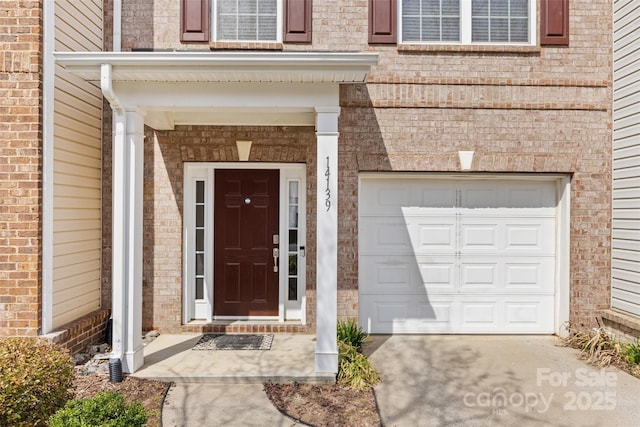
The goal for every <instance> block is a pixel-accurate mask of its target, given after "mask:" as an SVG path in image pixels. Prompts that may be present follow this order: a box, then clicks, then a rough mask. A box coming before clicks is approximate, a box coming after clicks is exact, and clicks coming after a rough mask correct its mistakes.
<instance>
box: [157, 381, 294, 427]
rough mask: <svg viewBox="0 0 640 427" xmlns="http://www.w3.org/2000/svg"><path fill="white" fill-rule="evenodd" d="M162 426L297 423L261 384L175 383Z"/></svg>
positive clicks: (276, 425)
mask: <svg viewBox="0 0 640 427" xmlns="http://www.w3.org/2000/svg"><path fill="white" fill-rule="evenodd" d="M162 425H163V426H164V427H191V426H193V427H204V426H207V427H208V426H231V427H235V426H238V427H253V426H256V427H258V426H259V427H262V426H273V427H286V426H294V425H297V423H296V422H295V421H293V420H291V419H290V418H287V417H285V416H284V415H282V414H281V413H280V412H278V410H277V409H276V408H275V406H273V404H271V401H270V400H269V398H268V397H267V395H266V394H265V393H264V391H263V390H262V385H261V384H233V385H213V384H177V385H176V386H174V387H172V388H171V389H170V390H169V393H168V394H167V398H166V399H165V403H164V407H163V409H162Z"/></svg>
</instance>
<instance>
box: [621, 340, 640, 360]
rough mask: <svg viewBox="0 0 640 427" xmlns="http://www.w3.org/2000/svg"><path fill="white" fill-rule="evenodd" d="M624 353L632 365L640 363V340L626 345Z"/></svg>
mask: <svg viewBox="0 0 640 427" xmlns="http://www.w3.org/2000/svg"><path fill="white" fill-rule="evenodd" d="M624 355H625V358H626V359H627V361H628V362H629V363H630V364H632V365H639V364H640V341H636V342H634V343H631V344H627V345H625V349H624Z"/></svg>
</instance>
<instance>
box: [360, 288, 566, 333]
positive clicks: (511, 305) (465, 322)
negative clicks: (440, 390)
mask: <svg viewBox="0 0 640 427" xmlns="http://www.w3.org/2000/svg"><path fill="white" fill-rule="evenodd" d="M553 310H554V300H553V296H548V297H544V298H539V297H537V296H521V297H518V298H492V297H487V296H476V297H474V298H473V299H470V298H469V297H468V296H467V297H464V296H457V297H453V298H451V297H448V296H438V295H436V296H431V297H427V296H424V295H388V296H386V297H385V298H384V299H381V298H379V297H376V296H374V295H366V296H361V313H360V323H361V325H362V327H363V328H364V329H365V331H366V332H367V333H395V334H402V333H407V334H410V333H460V334H467V333H483V334H486V333H495V334H514V333H553V327H554V325H553V318H552V317H549V316H548V313H549V312H553Z"/></svg>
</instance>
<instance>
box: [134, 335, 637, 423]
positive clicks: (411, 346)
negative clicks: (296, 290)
mask: <svg viewBox="0 0 640 427" xmlns="http://www.w3.org/2000/svg"><path fill="white" fill-rule="evenodd" d="M199 336H200V335H191V336H189V335H162V336H160V337H159V338H158V339H156V340H155V341H154V342H152V343H151V344H149V345H148V346H147V348H145V366H144V368H143V369H141V370H140V371H138V372H137V373H136V374H135V375H136V376H141V377H148V378H157V379H161V380H165V381H175V382H176V383H177V384H176V386H174V387H172V388H171V390H170V391H169V393H168V395H167V399H166V401H165V406H164V410H163V425H165V426H170V427H175V426H187V427H188V426H194V427H195V426H198V427H199V426H217V425H225V426H291V425H295V422H294V421H293V420H291V419H289V418H287V417H285V416H284V415H282V414H280V413H279V412H278V411H277V409H275V407H274V406H273V405H272V404H271V402H270V401H269V399H268V398H267V396H266V394H265V393H264V391H263V390H262V385H261V384H260V383H262V382H263V381H268V380H273V381H274V382H277V381H286V380H298V381H305V380H320V381H326V380H328V379H329V380H332V379H333V378H332V377H327V376H324V377H322V376H320V377H318V376H315V373H314V372H313V360H314V357H313V356H314V348H315V345H314V344H315V342H314V341H313V337H312V336H309V335H275V339H274V342H273V345H272V349H271V350H268V351H247V350H242V351H197V350H191V348H192V347H193V345H194V344H195V343H196V342H197V340H198V338H199ZM365 352H366V353H367V354H368V355H369V356H370V359H371V361H372V363H373V364H374V366H375V367H376V368H377V369H378V371H379V372H380V374H381V376H382V382H381V384H379V385H378V386H377V387H376V388H375V393H376V396H377V400H378V406H379V409H380V414H381V417H382V420H383V423H384V425H385V426H387V427H392V426H399V427H403V426H411V427H413V426H421V427H422V426H512V425H513V426H519V427H526V426H568V427H573V426H594V427H595V426H605V425H615V426H640V380H638V379H636V378H634V377H632V376H630V375H628V374H626V373H624V372H621V371H618V370H616V369H614V368H608V369H597V368H593V367H591V366H589V365H587V364H586V363H585V362H584V361H582V360H580V359H579V358H578V352H577V351H576V350H573V349H569V348H566V347H563V346H561V341H560V339H558V338H556V337H551V336H461V335H396V336H380V335H378V336H374V337H372V342H371V344H370V345H369V346H367V347H366V349H365Z"/></svg>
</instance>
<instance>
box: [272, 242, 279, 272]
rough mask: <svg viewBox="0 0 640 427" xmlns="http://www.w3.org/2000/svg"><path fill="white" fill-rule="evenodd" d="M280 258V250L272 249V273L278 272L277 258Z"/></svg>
mask: <svg viewBox="0 0 640 427" xmlns="http://www.w3.org/2000/svg"><path fill="white" fill-rule="evenodd" d="M279 257H280V249H278V248H273V272H274V273H277V272H278V258H279Z"/></svg>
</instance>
